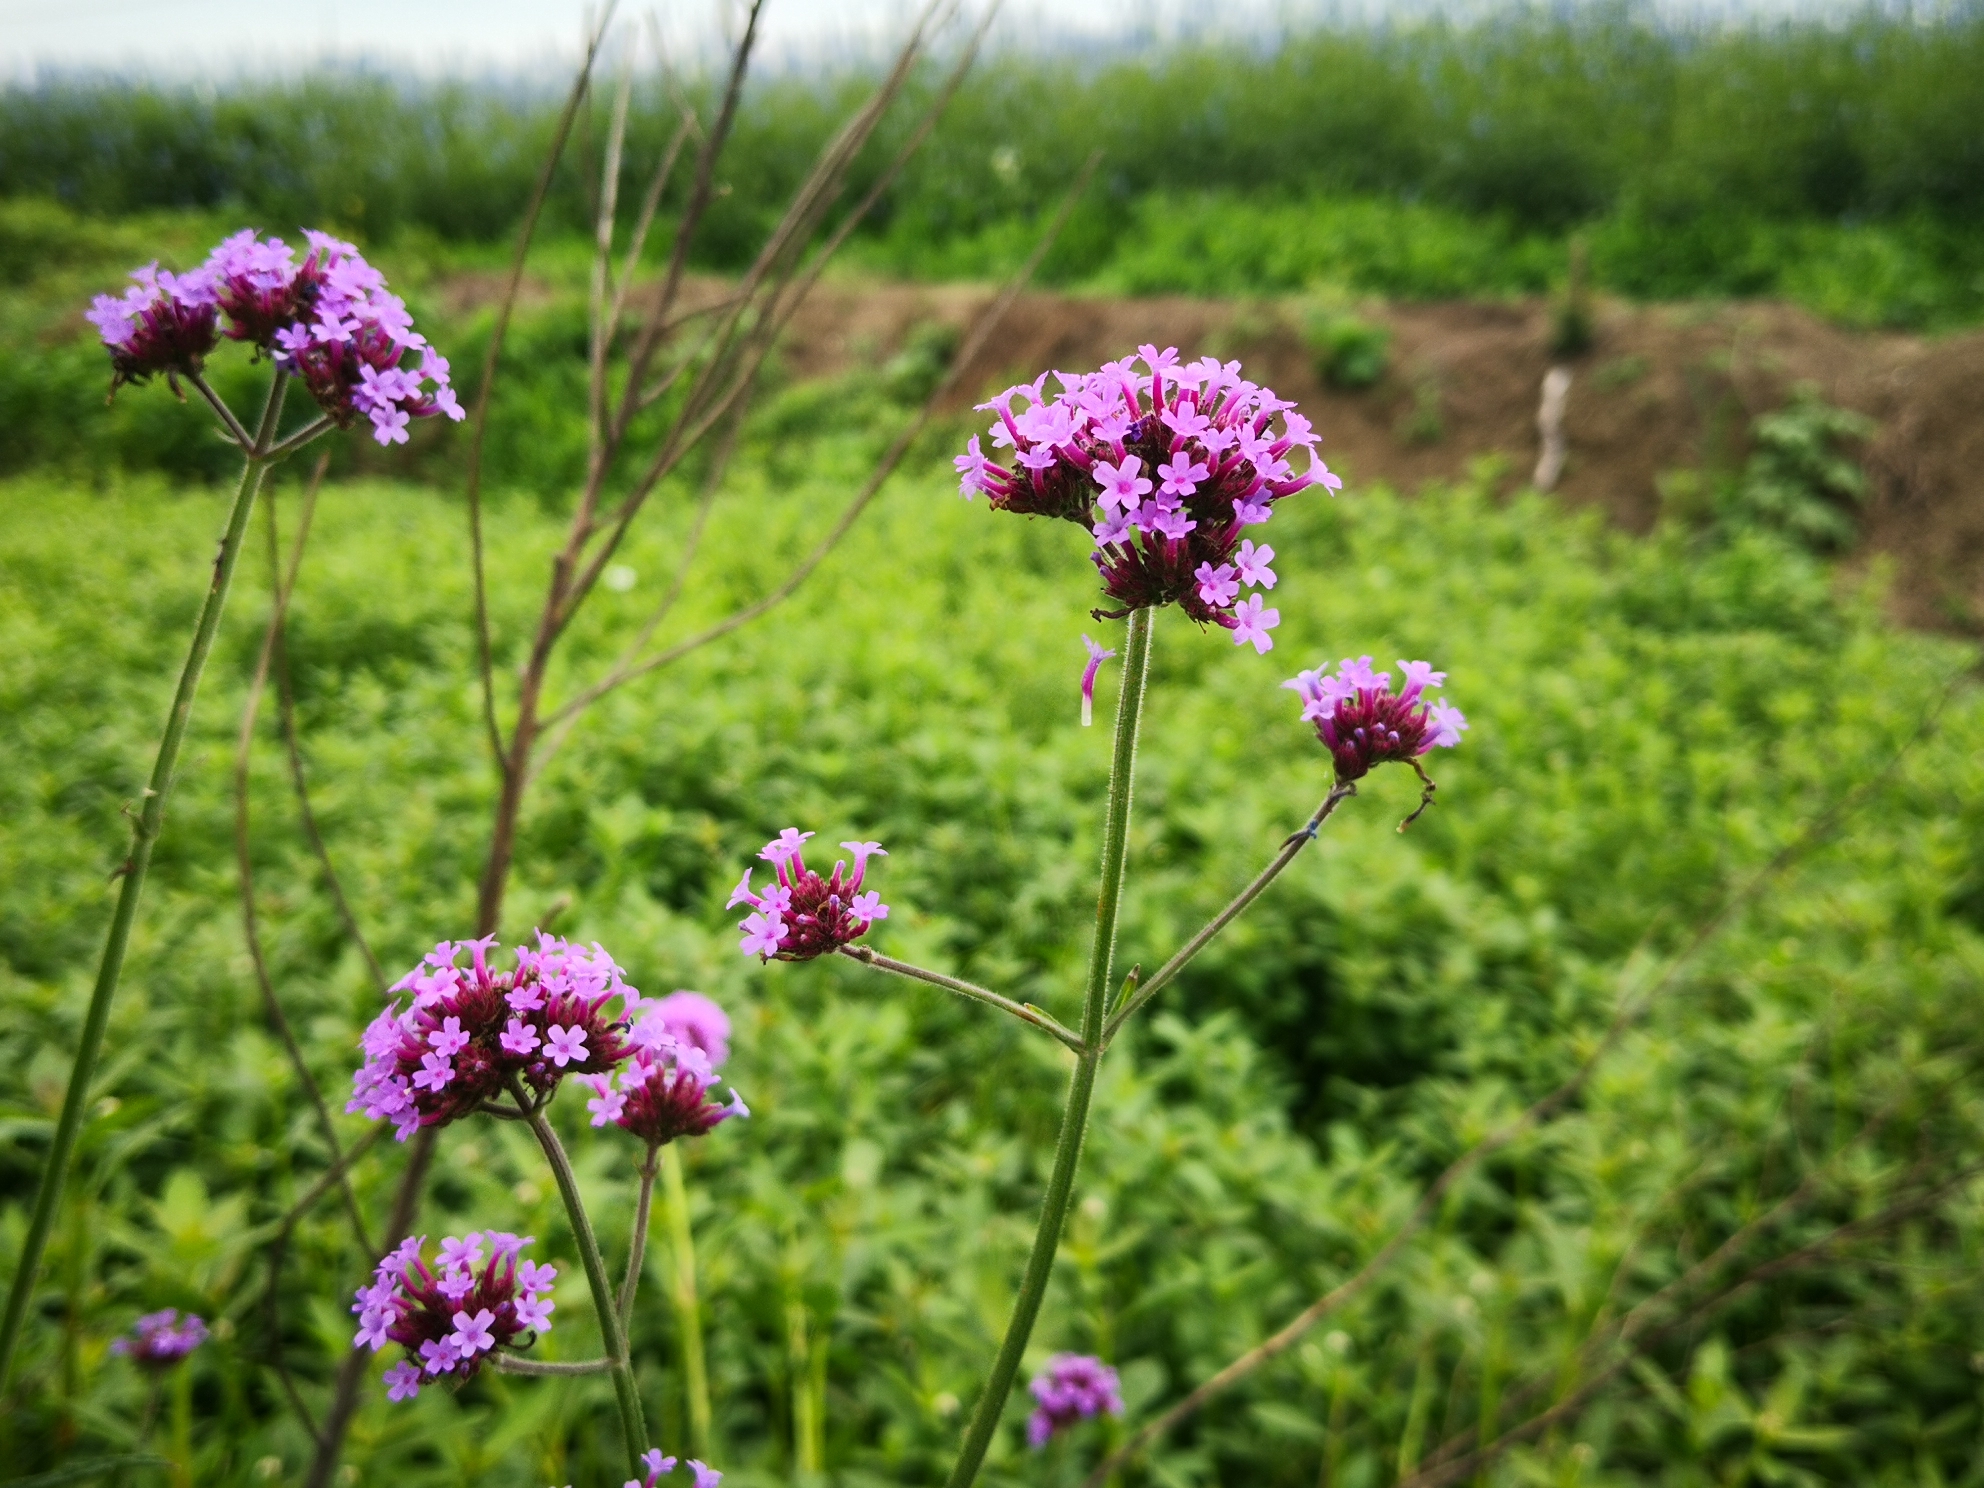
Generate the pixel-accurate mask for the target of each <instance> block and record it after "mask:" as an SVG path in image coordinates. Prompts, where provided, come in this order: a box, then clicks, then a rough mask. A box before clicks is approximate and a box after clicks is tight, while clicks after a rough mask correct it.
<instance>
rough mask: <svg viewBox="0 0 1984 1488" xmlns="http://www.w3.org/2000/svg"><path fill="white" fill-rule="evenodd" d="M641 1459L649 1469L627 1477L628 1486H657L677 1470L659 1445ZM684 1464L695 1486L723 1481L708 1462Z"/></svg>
mask: <svg viewBox="0 0 1984 1488" xmlns="http://www.w3.org/2000/svg"><path fill="white" fill-rule="evenodd" d="M641 1461H642V1463H643V1464H644V1465H645V1466H646V1467H647V1471H646V1472H644V1473H642V1474H641V1476H640V1477H638V1478H629V1479H627V1482H626V1488H655V1485H656V1484H658V1483H659V1482H660V1481H661V1480H662V1479H663V1478H665V1477H667V1476H668V1475H669V1474H670V1473H672V1472H674V1471H675V1459H674V1458H673V1457H664V1456H662V1454H661V1448H659V1447H649V1448H648V1449H647V1450H646V1451H645V1452H643V1453H641ZM683 1465H684V1466H686V1467H687V1468H688V1469H689V1471H690V1472H691V1473H692V1474H693V1475H694V1477H695V1484H694V1488H716V1485H717V1484H719V1483H721V1482H722V1481H723V1474H722V1473H720V1472H718V1471H717V1470H716V1469H715V1468H713V1467H711V1466H709V1465H708V1464H706V1463H702V1462H698V1461H696V1459H695V1458H693V1457H691V1458H690V1459H689V1460H688V1462H686V1463H685V1464H683ZM568 1488H569V1485H568Z"/></svg>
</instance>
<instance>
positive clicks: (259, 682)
mask: <svg viewBox="0 0 1984 1488" xmlns="http://www.w3.org/2000/svg"><path fill="white" fill-rule="evenodd" d="M329 464H330V457H329V454H328V453H326V454H325V456H324V457H322V458H320V459H319V460H318V461H317V468H316V470H315V471H314V472H313V473H312V475H311V478H310V483H309V484H308V485H307V486H306V487H305V488H304V492H303V511H302V515H301V517H300V518H299V519H298V522H297V531H296V542H295V544H294V546H293V547H292V549H291V551H290V556H289V567H288V569H287V571H285V570H284V568H283V563H282V550H281V544H280V542H279V541H278V539H277V536H276V504H275V499H274V497H273V496H272V497H271V498H270V499H269V501H268V504H267V505H268V524H267V526H268V535H269V588H270V591H271V604H270V613H269V624H268V629H267V631H266V632H265V633H264V634H263V637H262V649H261V654H260V655H259V656H258V657H257V658H256V661H255V673H254V677H253V679H252V680H251V681H250V682H249V685H248V698H247V701H246V702H245V703H244V704H243V705H242V709H241V731H240V734H239V736H238V738H237V739H236V741H235V749H234V859H235V866H236V869H237V878H238V881H239V883H240V888H241V922H242V930H243V933H244V935H245V937H246V939H247V942H248V959H249V961H250V962H251V963H252V964H253V966H254V969H255V983H256V985H257V986H258V987H259V988H260V989H261V993H262V1007H263V1009H264V1011H265V1012H266V1013H267V1014H268V1019H269V1023H270V1025H271V1026H272V1027H273V1028H274V1029H275V1031H276V1036H277V1038H279V1039H280V1040H281V1041H282V1046H283V1050H284V1052H285V1053H286V1054H287V1055H288V1056H289V1062H290V1066H291V1068H292V1069H293V1070H294V1071H295V1072H296V1080H297V1083H298V1084H299V1085H301V1086H302V1087H303V1092H304V1094H305V1095H306V1096H307V1097H308V1098H309V1101H310V1108H311V1110H312V1111H314V1112H315V1113H316V1117H317V1130H318V1134H319V1135H320V1136H321V1137H322V1138H323V1141H324V1145H325V1147H326V1148H328V1149H329V1151H330V1154H331V1160H332V1162H333V1164H336V1163H337V1162H338V1159H339V1157H340V1154H341V1150H342V1149H341V1146H340V1144H339V1142H338V1134H337V1127H336V1126H335V1125H334V1124H333V1123H332V1121H331V1110H330V1106H329V1105H328V1104H326V1102H325V1100H324V1092H323V1090H322V1089H321V1088H319V1086H318V1084H317V1077H316V1076H315V1075H314V1074H312V1073H311V1070H310V1064H309V1061H308V1060H307V1059H305V1058H304V1056H303V1048H302V1045H300V1044H299V1043H298V1042H297V1040H296V1030H295V1028H294V1027H292V1026H291V1024H290V1021H289V1014H288V1013H287V1012H286V1011H285V1010H284V1008H283V1005H282V1002H281V1000H280V999H279V998H278V997H277V996H276V989H275V983H274V982H273V981H272V980H271V979H270V977H269V966H268V960H267V958H266V957H265V956H264V954H263V951H262V933H261V927H260V925H259V923H258V919H257V915H256V909H255V865H254V855H253V853H252V851H251V849H250V841H249V806H248V766H249V760H250V755H251V753H252V751H253V748H254V741H255V721H256V719H257V718H258V717H259V716H260V714H261V708H262V693H263V691H264V690H265V689H266V687H267V685H268V678H269V663H270V661H271V659H272V658H273V656H274V654H275V648H276V637H277V635H278V634H279V632H280V631H281V628H282V617H283V612H284V611H285V610H286V609H287V608H288V606H289V596H290V594H291V593H292V592H293V591H294V589H295V587H296V574H297V570H298V569H299V568H300V567H301V566H302V563H303V546H304V544H305V543H306V542H308V541H309V538H310V519H311V517H312V515H313V514H314V513H315V512H316V509H317V491H318V488H319V487H320V486H321V485H322V483H323V479H324V470H325V467H326V466H328V465H329ZM342 1188H343V1191H344V1203H345V1209H346V1211H347V1213H349V1214H350V1216H351V1227H352V1233H353V1234H354V1235H356V1236H357V1237H358V1243H359V1245H360V1246H361V1247H362V1248H364V1249H367V1250H369V1249H371V1241H370V1237H369V1236H368V1235H367V1234H366V1231H365V1216H364V1215H363V1214H362V1213H360V1212H359V1208H358V1199H357V1197H356V1195H354V1194H353V1193H352V1191H351V1185H350V1184H348V1183H346V1184H343V1185H342Z"/></svg>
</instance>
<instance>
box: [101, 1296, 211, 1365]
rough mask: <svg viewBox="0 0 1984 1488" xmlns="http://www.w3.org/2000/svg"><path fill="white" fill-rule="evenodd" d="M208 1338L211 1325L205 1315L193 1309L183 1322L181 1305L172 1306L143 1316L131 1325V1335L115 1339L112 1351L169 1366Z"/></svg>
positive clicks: (111, 1346) (146, 1362)
mask: <svg viewBox="0 0 1984 1488" xmlns="http://www.w3.org/2000/svg"><path fill="white" fill-rule="evenodd" d="M206 1341H207V1325H206V1322H205V1321H204V1320H203V1319H201V1318H200V1317H198V1316H196V1315H195V1314H193V1313H190V1312H189V1313H187V1314H186V1317H185V1320H184V1321H183V1322H182V1321H181V1320H180V1317H179V1309H178V1308H176V1307H168V1308H166V1309H165V1310H164V1311H163V1312H148V1313H146V1314H145V1315H144V1316H143V1317H141V1318H139V1319H138V1320H137V1322H135V1323H133V1324H132V1325H131V1334H130V1336H129V1337H128V1338H119V1339H117V1340H115V1341H114V1342H113V1343H112V1344H111V1345H110V1351H111V1352H112V1353H113V1354H125V1355H128V1356H129V1357H130V1359H131V1362H132V1363H134V1364H142V1365H144V1366H145V1367H146V1368H147V1369H166V1368H169V1367H170V1366H172V1365H174V1364H177V1363H178V1362H179V1361H180V1360H181V1359H183V1358H185V1357H186V1356H187V1355H188V1354H190V1353H192V1352H193V1350H194V1349H196V1348H198V1347H199V1346H200V1345H201V1344H203V1343H205V1342H206Z"/></svg>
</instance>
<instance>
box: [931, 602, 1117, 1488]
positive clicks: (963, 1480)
mask: <svg viewBox="0 0 1984 1488" xmlns="http://www.w3.org/2000/svg"><path fill="white" fill-rule="evenodd" d="M1152 614H1153V612H1152V611H1150V610H1147V609H1144V610H1138V611H1136V612H1135V613H1134V614H1132V615H1131V616H1130V634H1129V639H1128V642H1127V644H1126V645H1125V646H1124V659H1123V692H1122V696H1121V697H1120V698H1119V699H1118V700H1117V704H1116V742H1115V752H1114V755H1113V757H1112V759H1111V762H1110V768H1109V804H1108V808H1107V811H1106V814H1105V816H1104V819H1103V829H1102V886H1101V891H1100V892H1099V893H1098V894H1097V896H1096V906H1095V944H1094V945H1093V946H1092V947H1091V948H1090V950H1089V960H1088V985H1087V988H1086V989H1085V991H1084V993H1083V996H1082V1033H1081V1042H1082V1048H1081V1051H1080V1052H1079V1053H1078V1054H1077V1055H1076V1056H1075V1072H1074V1076H1073V1078H1072V1079H1071V1080H1070V1081H1069V1085H1068V1103H1067V1107H1066V1109H1065V1110H1064V1111H1063V1112H1062V1116H1061V1135H1060V1139H1059V1141H1058V1142H1057V1143H1056V1144H1055V1148H1054V1170H1053V1173H1052V1174H1051V1176H1050V1177H1049V1178H1048V1180H1047V1197H1046V1200H1045V1202H1044V1203H1043V1204H1042V1205H1041V1211H1040V1226H1039V1228H1038V1229H1037V1230H1035V1231H1034V1236H1033V1252H1032V1254H1031V1255H1029V1256H1028V1257H1027V1263H1026V1276H1025V1278H1024V1279H1023V1280H1022V1281H1021V1283H1020V1294H1019V1297H1018V1298H1017V1300H1016V1301H1015V1302H1014V1303H1013V1316H1012V1321H1011V1322H1009V1323H1008V1324H1007V1325H1006V1336H1005V1339H1004V1341H1003V1342H1001V1343H1000V1345H999V1354H998V1357H997V1358H996V1359H995V1360H994V1361H993V1364H992V1375H991V1378H990V1379H988V1380H987V1381H986V1384H985V1393H984V1394H982V1395H981V1396H979V1397H978V1407H977V1409H976V1410H974V1411H973V1412H972V1416H971V1426H970V1427H969V1429H968V1430H967V1431H966V1433H965V1439H964V1447H963V1449H962V1450H961V1451H960V1452H959V1453H958V1460H957V1465H956V1466H955V1467H953V1468H952V1469H951V1476H950V1479H949V1488H970V1484H971V1483H972V1481H973V1480H974V1479H975V1478H976V1477H977V1476H978V1469H979V1465H980V1464H981V1463H982V1462H984V1460H985V1449H986V1448H987V1447H988V1446H989V1445H991V1442H992V1433H993V1432H994V1431H996V1430H997V1429H998V1426H999V1417H1000V1415H1001V1414H1002V1413H1003V1412H1004V1410H1005V1406H1006V1397H1007V1395H1009V1394H1010V1393H1011V1392H1012V1388H1013V1379H1014V1377H1015V1376H1016V1375H1017V1374H1018V1373H1019V1368H1020V1359H1021V1357H1022V1356H1023V1355H1024V1354H1025V1353H1026V1345H1027V1340H1028V1339H1029V1338H1030V1337H1031V1336H1032V1334H1033V1324H1034V1319H1036V1318H1037V1317H1039V1315H1040V1304H1041V1299H1042V1298H1044V1297H1045V1296H1046V1294H1047V1283H1048V1280H1049V1279H1050V1278H1051V1276H1052V1275H1053V1271H1054V1253H1055V1251H1056V1250H1058V1249H1059V1248H1060V1244H1061V1227H1062V1225H1063V1224H1064V1223H1066V1221H1067V1217H1068V1205H1069V1203H1070V1201H1071V1200H1072V1199H1073V1197H1074V1190H1075V1169H1076V1167H1077V1165H1078V1164H1079V1163H1080V1161H1081V1155H1082V1138H1083V1136H1084V1135H1085V1134H1086V1133H1087V1130H1088V1107H1089V1099H1090V1097H1091V1096H1092V1095H1093V1094H1094V1093H1095V1070H1096V1065H1097V1064H1098V1063H1099V1062H1100V1061H1101V1058H1102V1049H1103V1034H1102V1026H1103V1013H1104V1010H1105V1004H1106V1003H1107V1001H1108V998H1109V984H1110V971H1111V966H1112V962H1113V960H1114V956H1115V950H1116V917H1117V912H1118V910H1119V909H1120V908H1121V907H1122V901H1123V881H1124V877H1125V868H1126V864H1127V861H1128V858H1129V848H1130V796H1131V785H1132V780H1133V777H1134V775H1135V773H1136V760H1137V725H1138V723H1139V721H1140V719H1141V716H1142V713H1143V703H1144V687H1145V683H1146V682H1147V681H1148V678H1149V673H1150V632H1151V621H1152Z"/></svg>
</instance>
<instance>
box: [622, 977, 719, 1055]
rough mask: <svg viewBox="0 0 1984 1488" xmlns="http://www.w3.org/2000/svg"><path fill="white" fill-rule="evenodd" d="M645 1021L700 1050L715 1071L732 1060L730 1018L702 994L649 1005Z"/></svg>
mask: <svg viewBox="0 0 1984 1488" xmlns="http://www.w3.org/2000/svg"><path fill="white" fill-rule="evenodd" d="M642 1017H643V1019H644V1020H645V1021H649V1022H655V1021H658V1022H659V1023H660V1025H661V1027H662V1028H663V1029H664V1030H665V1031H666V1032H667V1033H669V1034H670V1035H671V1036H672V1037H674V1038H677V1039H679V1040H681V1041H682V1042H683V1043H685V1044H690V1045H693V1046H694V1047H695V1048H698V1049H701V1050H702V1051H703V1052H704V1053H705V1054H707V1055H708V1056H709V1060H710V1067H711V1068H713V1069H721V1068H722V1067H723V1062H724V1060H726V1059H728V1058H729V1057H730V1014H728V1013H726V1012H725V1011H724V1010H723V1009H722V1008H720V1007H718V1006H717V1005H716V1004H715V1003H714V1002H712V1001H710V999H709V998H707V997H705V996H703V994H702V993H700V992H671V993H669V994H668V995H667V996H666V997H663V998H661V999H659V1000H658V1001H656V1002H653V1003H650V1004H648V1005H647V1008H646V1010H645V1012H644V1013H643V1014H642Z"/></svg>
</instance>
